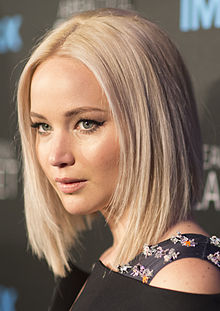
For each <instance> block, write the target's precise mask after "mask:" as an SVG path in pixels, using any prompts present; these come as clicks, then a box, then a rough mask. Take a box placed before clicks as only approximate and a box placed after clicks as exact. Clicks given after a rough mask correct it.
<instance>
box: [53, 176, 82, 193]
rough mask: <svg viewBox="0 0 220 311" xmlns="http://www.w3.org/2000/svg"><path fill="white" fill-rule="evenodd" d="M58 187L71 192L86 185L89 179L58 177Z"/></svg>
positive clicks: (64, 191) (65, 191)
mask: <svg viewBox="0 0 220 311" xmlns="http://www.w3.org/2000/svg"><path fill="white" fill-rule="evenodd" d="M55 181H56V183H57V186H58V188H59V189H60V191H62V192H63V193H67V194H71V193H74V192H76V191H78V190H79V189H81V188H82V187H84V186H85V184H86V182H87V180H85V179H73V178H56V179H55Z"/></svg>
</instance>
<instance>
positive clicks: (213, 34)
mask: <svg viewBox="0 0 220 311" xmlns="http://www.w3.org/2000/svg"><path fill="white" fill-rule="evenodd" d="M98 7H121V8H125V9H127V8H128V9H132V8H134V9H136V10H137V11H139V12H141V13H142V14H143V15H144V16H146V17H147V18H149V19H150V20H152V21H154V22H156V23H158V24H159V25H160V26H161V27H162V28H163V29H165V30H166V31H167V32H168V33H169V35H170V36H171V38H172V39H173V41H174V42H175V43H176V44H177V46H178V47H179V50H180V51H181V53H182V55H183V57H184V59H185V62H186V64H187V66H188V68H189V71H190V73H191V76H192V80H193V83H194V87H195V92H196V97H197V101H198V109H199V115H200V121H201V126H202V134H203V141H204V170H205V176H204V193H203V199H202V201H201V203H200V204H199V205H198V206H197V209H196V210H195V217H196V219H197V220H198V221H199V223H200V224H202V225H203V226H204V228H205V229H206V230H207V231H208V232H209V233H210V234H216V235H220V227H219V219H220V179H219V177H220V176H219V175H220V174H219V172H220V136H219V135H220V122H219V114H220V105H219V100H220V62H219V55H220V39H219V38H220V37H219V34H220V0H166V1H161V0H136V1H131V0H130V1H129V0H121V1H119V0H118V1H116V0H105V1H104V0H103V1H101V0H100V1H96V0H88V1H86V0H48V1H34V0H20V1H15V0H7V1H3V0H0V66H1V67H0V104H1V106H0V252H1V256H0V311H13V310H18V311H26V310H32V311H35V310H47V306H48V301H49V299H50V296H51V292H52V288H53V285H54V279H53V276H52V273H51V272H49V270H48V268H47V265H46V264H45V262H39V261H38V260H37V259H36V258H34V257H33V256H32V255H31V252H30V251H28V247H27V240H26V232H25V223H24V213H23V197H22V186H21V182H20V181H19V157H18V152H16V150H15V145H16V139H17V138H16V116H15V115H16V109H15V100H14V93H15V88H16V82H17V81H18V77H19V75H20V72H21V70H22V68H23V66H24V64H25V62H26V60H27V58H28V55H29V54H30V52H29V51H30V49H31V48H32V46H33V45H34V43H35V42H36V40H37V39H39V38H40V37H41V36H42V35H43V34H44V32H45V31H46V30H47V29H49V28H51V27H52V26H53V25H55V24H57V23H59V22H60V21H62V20H63V19H65V18H66V17H68V16H69V15H70V14H72V13H75V12H78V11H82V10H88V9H94V8H98ZM201 182H203V181H201ZM33 199H34V198H33ZM84 239H85V241H86V242H85V248H84V250H82V251H81V255H78V257H77V258H78V263H79V266H81V267H84V268H85V269H87V270H89V269H90V266H91V264H92V263H93V262H94V261H95V260H96V259H97V258H98V256H99V255H100V253H101V252H103V250H104V249H105V248H106V247H107V246H109V245H110V243H111V235H110V233H109V231H108V228H106V227H105V225H104V222H103V220H102V219H100V220H99V221H98V223H96V224H95V225H94V229H93V230H92V231H91V232H89V233H87V234H85V237H84ZM88 254H89V255H88ZM85 255H86V256H85Z"/></svg>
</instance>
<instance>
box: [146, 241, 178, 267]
mask: <svg viewBox="0 0 220 311" xmlns="http://www.w3.org/2000/svg"><path fill="white" fill-rule="evenodd" d="M143 254H144V255H145V258H146V257H149V256H153V255H154V257H155V258H162V257H163V260H164V263H167V262H169V261H171V260H175V259H177V256H178V255H179V254H180V252H176V251H175V249H174V248H171V249H169V248H167V249H163V248H162V247H161V246H158V245H155V246H148V245H147V244H145V245H144V248H143Z"/></svg>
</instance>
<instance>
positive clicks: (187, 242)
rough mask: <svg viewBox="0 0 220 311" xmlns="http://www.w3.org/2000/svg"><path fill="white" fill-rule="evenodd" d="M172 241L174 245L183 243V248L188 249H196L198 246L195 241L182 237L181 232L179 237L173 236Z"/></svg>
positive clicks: (178, 234) (178, 233)
mask: <svg viewBox="0 0 220 311" xmlns="http://www.w3.org/2000/svg"><path fill="white" fill-rule="evenodd" d="M170 240H171V242H173V243H174V244H176V243H181V245H182V246H186V247H195V246H196V244H197V243H196V242H195V240H194V239H189V238H187V237H186V236H184V235H182V234H181V233H180V232H177V235H176V236H172V237H171V238H170Z"/></svg>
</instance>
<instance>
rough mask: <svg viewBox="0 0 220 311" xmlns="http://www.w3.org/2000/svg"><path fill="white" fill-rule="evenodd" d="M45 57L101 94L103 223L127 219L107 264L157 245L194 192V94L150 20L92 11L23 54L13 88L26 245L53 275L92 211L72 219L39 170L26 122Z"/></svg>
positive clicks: (198, 158)
mask: <svg viewBox="0 0 220 311" xmlns="http://www.w3.org/2000/svg"><path fill="white" fill-rule="evenodd" d="M51 56H60V57H68V58H70V59H71V58H74V59H78V60H80V61H81V62H82V63H84V64H85V65H86V66H87V67H88V68H89V69H90V70H91V72H92V73H93V74H94V75H95V77H96V79H97V80H98V82H99V84H100V86H101V87H102V89H103V92H104V94H105V95H106V97H107V100H108V103H109V106H110V110H111V112H112V116H113V119H114V121H115V124H116V127H117V131H118V136H119V143H120V160H119V162H120V163H119V177H118V183H117V186H116V188H115V191H114V193H113V194H112V198H111V200H110V202H109V204H108V206H106V207H105V208H104V209H105V212H106V214H107V215H108V216H107V218H106V220H107V221H108V220H109V219H111V221H112V220H114V222H115V223H117V222H118V221H120V219H121V217H122V216H123V215H124V214H125V212H126V215H127V216H128V225H127V227H126V232H125V234H124V236H122V238H121V241H120V246H119V252H118V256H117V258H116V259H115V264H116V263H120V264H123V263H126V262H128V261H129V260H131V259H132V258H133V257H135V256H136V255H137V252H138V251H139V250H141V248H142V246H143V244H144V243H148V244H152V243H156V242H158V240H159V239H160V238H161V237H162V235H163V234H164V233H165V232H166V231H167V230H168V229H169V228H170V227H171V226H173V225H175V224H177V223H178V222H180V221H184V220H187V219H189V218H190V217H191V211H192V206H193V205H194V204H195V203H196V202H198V200H199V198H200V192H201V191H200V190H201V189H200V188H201V180H202V151H201V138H200V129H199V122H198V117H197V111H196V104H195V99H194V95H193V91H192V86H191V82H190V78H189V75H188V72H187V69H186V67H185V65H184V63H183V60H182V58H181V56H180V54H179V52H178V51H177V49H176V47H175V46H174V44H173V43H172V42H171V41H170V39H169V38H168V36H167V35H166V34H165V33H164V32H162V31H161V30H160V28H159V27H158V26H156V25H155V24H153V23H152V22H150V21H148V20H146V19H145V18H143V17H141V16H139V15H138V14H137V13H134V12H130V11H124V10H120V9H99V10H95V11H88V12H83V13H81V14H79V15H75V16H73V17H72V18H70V19H69V20H67V21H66V22H64V23H63V24H61V25H60V26H58V28H56V29H53V30H52V31H51V32H50V33H49V34H47V35H46V37H45V38H44V39H43V40H42V41H41V43H40V44H39V45H38V46H37V47H36V49H35V50H34V52H33V53H32V55H31V57H30V59H29V61H28V63H27V64H26V66H25V68H24V70H23V73H22V75H21V78H20V81H19V86H18V97H17V99H18V121H19V130H20V135H21V142H22V150H23V173H24V199H25V215H26V223H27V230H28V236H29V241H30V244H31V246H32V249H33V251H34V252H35V253H36V254H37V255H38V256H39V257H45V258H46V260H47V262H48V264H49V266H50V267H51V268H52V270H53V272H54V274H55V275H60V276H64V275H65V273H66V270H68V269H69V264H68V263H69V260H70V249H71V247H72V246H73V245H75V243H76V241H77V239H78V236H79V232H80V231H82V230H84V229H85V228H86V227H87V225H88V224H90V223H91V219H92V218H93V217H94V215H85V216H80V215H71V214H69V213H68V212H67V211H66V210H65V209H64V208H63V206H62V203H61V201H60V199H59V197H58V195H57V193H56V192H55V190H54V189H53V188H52V186H51V185H50V183H49V181H48V179H47V178H46V176H45V175H44V173H43V171H42V169H41V167H40V165H39V163H38V160H37V157H36V152H35V134H34V131H33V130H31V121H30V85H31V79H32V76H33V74H34V71H35V70H36V68H37V67H38V66H39V65H40V64H41V63H43V62H44V61H45V60H47V59H48V58H50V57H51Z"/></svg>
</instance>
